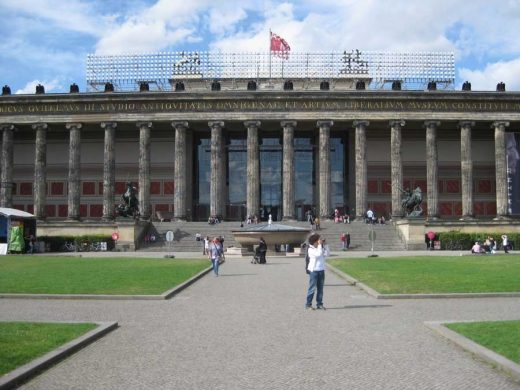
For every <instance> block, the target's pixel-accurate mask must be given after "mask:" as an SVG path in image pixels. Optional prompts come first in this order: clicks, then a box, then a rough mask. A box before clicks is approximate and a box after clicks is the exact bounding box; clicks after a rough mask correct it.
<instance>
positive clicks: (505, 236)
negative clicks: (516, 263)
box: [502, 234, 509, 253]
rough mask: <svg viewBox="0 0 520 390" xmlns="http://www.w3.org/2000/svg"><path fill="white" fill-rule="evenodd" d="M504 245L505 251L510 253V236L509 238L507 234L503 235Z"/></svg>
mask: <svg viewBox="0 0 520 390" xmlns="http://www.w3.org/2000/svg"><path fill="white" fill-rule="evenodd" d="M502 247H503V248H504V252H505V253H509V238H507V234H503V235H502Z"/></svg>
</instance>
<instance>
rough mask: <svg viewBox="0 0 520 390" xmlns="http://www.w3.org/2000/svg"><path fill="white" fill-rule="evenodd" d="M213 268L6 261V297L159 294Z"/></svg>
mask: <svg viewBox="0 0 520 390" xmlns="http://www.w3.org/2000/svg"><path fill="white" fill-rule="evenodd" d="M208 266H209V262H208V261H207V260H202V259H196V260H192V259H190V260H181V259H175V260H173V259H143V258H120V257H118V258H98V257H96V258H88V257H61V256H55V257H52V256H48V257H47V256H46V257H41V256H2V257H0V293H17V294H22V293H23V294H108V295H157V294H161V293H163V292H165V291H167V290H168V289H170V288H173V287H175V286H177V285H179V284H181V283H183V282H184V281H186V280H188V279H189V278H191V277H192V276H194V275H196V274H198V273H199V272H200V271H202V270H203V269H205V268H206V267H208Z"/></svg>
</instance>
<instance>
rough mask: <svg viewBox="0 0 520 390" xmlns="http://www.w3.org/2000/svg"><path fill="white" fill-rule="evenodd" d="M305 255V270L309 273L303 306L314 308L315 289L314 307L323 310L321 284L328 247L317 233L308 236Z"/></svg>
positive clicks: (323, 281) (323, 282) (322, 283)
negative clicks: (307, 262) (307, 260)
mask: <svg viewBox="0 0 520 390" xmlns="http://www.w3.org/2000/svg"><path fill="white" fill-rule="evenodd" d="M307 255H308V256H309V265H308V266H307V270H308V271H309V272H310V273H309V289H308V290H307V302H306V304H305V308H306V309H309V310H313V309H314V308H313V307H312V300H313V298H314V292H315V291H316V309H318V310H325V306H323V286H324V284H325V261H326V257H327V256H328V255H329V248H328V246H327V245H325V240H324V239H323V240H322V239H321V238H320V235H319V234H312V235H311V236H310V237H309V247H308V249H307Z"/></svg>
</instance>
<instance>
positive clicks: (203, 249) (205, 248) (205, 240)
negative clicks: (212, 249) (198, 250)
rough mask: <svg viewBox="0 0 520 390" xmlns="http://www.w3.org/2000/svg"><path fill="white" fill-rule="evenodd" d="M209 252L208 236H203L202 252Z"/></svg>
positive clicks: (205, 253)
mask: <svg viewBox="0 0 520 390" xmlns="http://www.w3.org/2000/svg"><path fill="white" fill-rule="evenodd" d="M208 253H209V237H208V236H206V237H204V247H203V248H202V254H203V255H207V254H208Z"/></svg>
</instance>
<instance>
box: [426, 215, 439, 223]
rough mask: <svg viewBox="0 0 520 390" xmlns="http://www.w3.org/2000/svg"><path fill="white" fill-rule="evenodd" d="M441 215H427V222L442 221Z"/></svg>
mask: <svg viewBox="0 0 520 390" xmlns="http://www.w3.org/2000/svg"><path fill="white" fill-rule="evenodd" d="M440 219H441V218H440V217H439V216H438V215H432V216H428V217H426V222H429V221H440Z"/></svg>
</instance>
